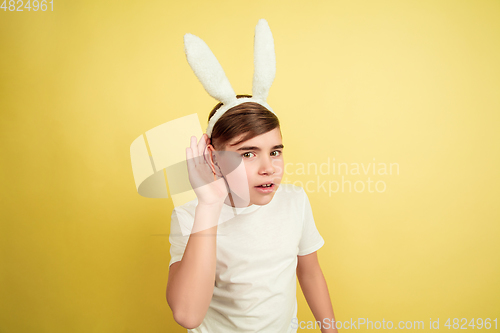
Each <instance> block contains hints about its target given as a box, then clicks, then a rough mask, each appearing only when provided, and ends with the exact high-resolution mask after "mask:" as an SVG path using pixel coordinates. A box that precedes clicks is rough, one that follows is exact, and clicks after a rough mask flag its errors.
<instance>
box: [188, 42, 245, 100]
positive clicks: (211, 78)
mask: <svg viewBox="0 0 500 333" xmlns="http://www.w3.org/2000/svg"><path fill="white" fill-rule="evenodd" d="M184 51H185V52H186V56H187V61H188V62H189V65H190V66H191V68H192V69H193V71H194V74H195V75H196V76H197V77H198V79H199V80H200V82H201V84H202V85H203V87H204V88H205V90H206V91H207V92H208V93H209V94H210V96H212V97H213V98H215V99H217V100H218V101H221V102H222V103H224V104H228V103H229V102H231V101H233V100H235V99H236V93H235V92H234V90H233V87H231V84H230V83H229V80H228V79H227V77H226V74H225V73H224V70H223V69H222V66H221V65H220V64H219V62H218V61H217V58H215V56H214V54H213V53H212V51H211V50H210V48H209V47H208V45H207V44H206V43H205V42H204V41H203V40H202V39H201V38H199V37H197V36H195V35H191V34H185V35H184Z"/></svg>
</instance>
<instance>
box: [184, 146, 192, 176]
mask: <svg viewBox="0 0 500 333" xmlns="http://www.w3.org/2000/svg"><path fill="white" fill-rule="evenodd" d="M186 162H187V167H188V172H189V170H192V169H193V168H194V161H193V151H192V150H191V148H189V147H187V148H186Z"/></svg>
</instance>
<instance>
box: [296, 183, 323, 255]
mask: <svg viewBox="0 0 500 333" xmlns="http://www.w3.org/2000/svg"><path fill="white" fill-rule="evenodd" d="M301 193H302V195H303V211H302V223H303V225H302V236H301V238H300V242H299V253H298V255H299V256H305V255H307V254H311V253H313V252H315V251H317V250H319V249H320V248H321V247H322V246H323V245H324V244H325V241H324V240H323V237H321V235H320V234H319V232H318V229H317V228H316V224H315V223H314V217H313V213H312V209H311V204H310V203H309V198H308V197H307V194H306V192H305V191H304V189H302V191H301Z"/></svg>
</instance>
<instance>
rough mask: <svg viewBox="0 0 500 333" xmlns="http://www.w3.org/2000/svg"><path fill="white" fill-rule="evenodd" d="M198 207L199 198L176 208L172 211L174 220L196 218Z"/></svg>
mask: <svg viewBox="0 0 500 333" xmlns="http://www.w3.org/2000/svg"><path fill="white" fill-rule="evenodd" d="M197 205H198V198H196V199H194V200H191V201H188V202H186V203H185V204H183V205H181V206H177V207H174V209H173V211H172V218H174V217H175V216H177V218H190V217H191V218H194V213H195V211H196V206H197Z"/></svg>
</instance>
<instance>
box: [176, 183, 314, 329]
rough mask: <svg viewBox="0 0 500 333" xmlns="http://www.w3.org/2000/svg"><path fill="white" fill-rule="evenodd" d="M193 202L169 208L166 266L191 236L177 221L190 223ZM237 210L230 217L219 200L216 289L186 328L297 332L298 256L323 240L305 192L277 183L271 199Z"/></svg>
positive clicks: (180, 257) (230, 213) (193, 210)
mask: <svg viewBox="0 0 500 333" xmlns="http://www.w3.org/2000/svg"><path fill="white" fill-rule="evenodd" d="M197 204H198V200H197V199H195V200H193V201H190V202H188V203H186V204H185V205H183V206H180V207H177V208H175V209H174V211H173V213H172V221H171V226H170V236H169V240H170V244H171V247H170V255H171V257H172V259H171V260H170V264H169V265H171V264H173V263H174V262H176V261H179V260H181V259H182V255H183V253H184V249H185V247H186V244H187V241H188V238H189V235H187V236H183V235H182V232H181V229H180V224H184V225H188V226H189V225H190V226H191V227H192V225H193V221H194V212H195V208H196V205H197ZM236 211H237V215H236V216H235V217H234V218H232V219H229V220H228V218H227V216H228V214H229V215H231V216H232V215H234V208H233V207H230V206H228V205H223V208H222V211H221V219H220V220H219V221H225V220H227V221H226V222H224V223H221V224H219V226H218V227H217V264H216V265H217V266H216V274H215V288H214V293H213V296H212V300H211V302H210V307H209V309H208V311H207V314H206V315H205V318H204V319H203V322H202V324H201V325H200V326H199V327H197V328H195V329H192V330H188V332H190V333H191V332H192V333H194V332H196V333H214V332H217V333H226V332H227V333H229V332H231V333H234V332H269V333H290V332H296V329H293V328H292V326H294V325H292V320H293V319H294V318H297V299H296V268H297V256H298V255H306V254H310V253H313V252H315V251H317V250H318V249H319V248H321V247H322V246H323V244H324V240H323V238H322V237H321V235H320V234H319V232H318V230H317V229H316V225H315V223H314V219H313V214H312V210H311V205H310V203H309V199H308V198H307V194H306V193H305V192H304V190H303V189H302V188H301V187H298V186H294V185H292V184H281V185H280V186H279V187H278V190H277V191H276V193H275V195H274V197H273V199H272V200H271V202H270V203H269V204H267V205H264V206H257V205H251V206H249V207H244V208H236ZM224 216H225V217H226V218H225V219H222V218H223V217H224ZM189 230H190V229H189ZM296 322H297V320H295V323H296ZM295 326H296V325H295Z"/></svg>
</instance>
